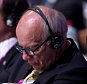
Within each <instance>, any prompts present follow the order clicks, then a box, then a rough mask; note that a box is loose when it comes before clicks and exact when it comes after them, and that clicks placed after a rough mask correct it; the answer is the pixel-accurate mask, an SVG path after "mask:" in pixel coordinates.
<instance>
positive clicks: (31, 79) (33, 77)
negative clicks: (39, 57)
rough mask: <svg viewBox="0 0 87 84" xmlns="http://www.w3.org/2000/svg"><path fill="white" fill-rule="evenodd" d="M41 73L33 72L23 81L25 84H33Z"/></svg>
mask: <svg viewBox="0 0 87 84" xmlns="http://www.w3.org/2000/svg"><path fill="white" fill-rule="evenodd" d="M40 73H41V72H39V71H37V70H33V71H32V72H31V73H30V74H29V75H28V76H27V77H26V78H25V79H24V81H23V84H32V83H33V82H34V81H35V80H36V79H37V78H38V76H39V74H40Z"/></svg>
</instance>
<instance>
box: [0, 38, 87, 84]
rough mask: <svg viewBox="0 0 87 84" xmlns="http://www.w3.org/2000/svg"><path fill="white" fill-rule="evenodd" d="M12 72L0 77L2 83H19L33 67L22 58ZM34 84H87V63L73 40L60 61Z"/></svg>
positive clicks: (42, 74)
mask: <svg viewBox="0 0 87 84" xmlns="http://www.w3.org/2000/svg"><path fill="white" fill-rule="evenodd" d="M10 70H11V71H9V70H7V72H6V71H5V73H4V74H3V73H2V76H1V75H0V81H1V82H2V80H3V82H4V81H5V80H6V81H5V82H8V81H9V82H18V81H19V80H20V79H24V78H25V77H26V76H27V75H28V74H29V73H30V72H31V71H32V67H31V66H30V65H29V64H28V63H27V62H25V61H23V60H22V58H21V56H20V58H19V59H18V60H17V62H16V65H15V66H13V67H12V68H10ZM8 75H9V76H8ZM1 77H2V80H1ZM7 79H8V80H7ZM34 84H87V62H86V60H85V59H84V57H83V56H82V55H81V53H80V52H79V50H78V49H77V47H76V45H75V44H74V42H73V41H72V40H71V46H70V47H69V48H68V49H67V50H66V51H65V52H64V54H63V55H62V56H61V58H60V59H59V61H58V62H55V63H54V64H53V65H52V66H51V67H50V68H49V69H47V70H45V71H44V72H43V73H41V74H40V75H39V77H38V79H37V80H36V81H35V82H34Z"/></svg>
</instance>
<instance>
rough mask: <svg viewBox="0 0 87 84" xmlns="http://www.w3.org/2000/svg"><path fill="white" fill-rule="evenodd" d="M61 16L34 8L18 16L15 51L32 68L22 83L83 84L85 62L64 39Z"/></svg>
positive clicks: (69, 42) (85, 74)
mask: <svg viewBox="0 0 87 84" xmlns="http://www.w3.org/2000/svg"><path fill="white" fill-rule="evenodd" d="M67 30H68V28H67V22H66V19H65V17H64V15H63V14H62V13H61V12H59V11H56V10H54V9H51V8H48V7H44V6H37V7H34V8H31V9H30V10H28V11H26V12H25V13H24V15H23V16H22V17H21V19H20V21H19V23H18V25H17V28H16V35H17V38H18V43H19V45H18V46H17V49H18V50H19V52H21V53H22V54H23V56H22V57H23V60H26V61H28V63H29V64H30V65H31V66H32V67H31V68H33V69H30V70H31V73H30V70H29V72H28V73H27V74H26V78H25V79H24V80H23V83H22V84H83V83H84V84H86V83H87V62H86V60H85V59H84V57H83V55H82V54H81V52H80V51H79V49H78V48H77V46H76V44H75V43H74V41H73V40H72V39H70V38H69V39H68V38H67Z"/></svg>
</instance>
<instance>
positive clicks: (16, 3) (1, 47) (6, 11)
mask: <svg viewBox="0 0 87 84" xmlns="http://www.w3.org/2000/svg"><path fill="white" fill-rule="evenodd" d="M28 7H29V4H28V3H27V0H0V73H2V71H3V70H5V69H7V68H9V67H11V66H12V65H13V64H14V63H15V61H16V60H17V59H18V57H19V56H18V53H19V52H18V51H17V50H16V48H15V45H16V44H17V38H16V34H15V30H16V25H17V23H18V21H19V19H20V17H21V16H22V14H23V13H24V11H25V10H27V9H28Z"/></svg>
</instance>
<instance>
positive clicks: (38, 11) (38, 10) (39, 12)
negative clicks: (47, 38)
mask: <svg viewBox="0 0 87 84" xmlns="http://www.w3.org/2000/svg"><path fill="white" fill-rule="evenodd" d="M30 10H33V11H35V12H36V13H38V14H39V15H40V16H41V17H42V18H43V19H44V21H45V23H46V24H47V26H48V29H49V31H50V34H51V36H52V37H53V36H54V34H53V31H52V30H51V27H50V25H49V22H48V20H47V18H46V16H45V15H44V13H43V12H42V11H41V10H40V8H39V7H37V6H34V7H33V8H30Z"/></svg>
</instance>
